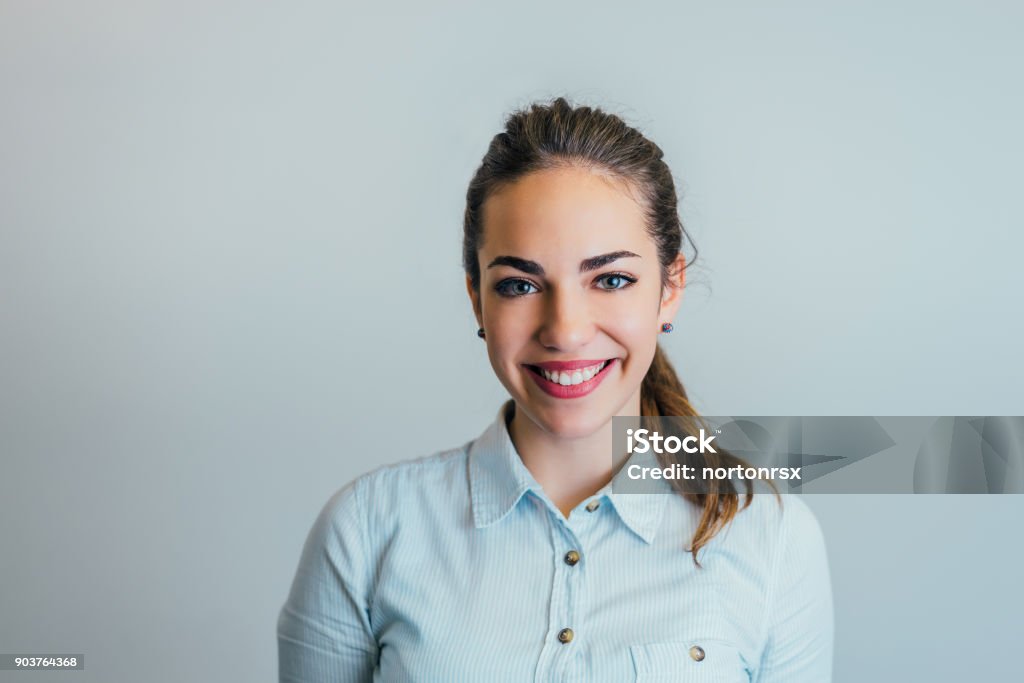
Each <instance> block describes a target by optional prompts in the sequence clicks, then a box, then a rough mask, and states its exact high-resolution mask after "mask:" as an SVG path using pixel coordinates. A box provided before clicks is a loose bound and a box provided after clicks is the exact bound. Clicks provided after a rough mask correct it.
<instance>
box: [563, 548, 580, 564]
mask: <svg viewBox="0 0 1024 683" xmlns="http://www.w3.org/2000/svg"><path fill="white" fill-rule="evenodd" d="M579 561H580V554H579V553H578V552H576V551H575V550H570V551H569V552H567V553H566V554H565V563H566V564H567V565H569V566H570V567H575V566H576V563H577V562H579Z"/></svg>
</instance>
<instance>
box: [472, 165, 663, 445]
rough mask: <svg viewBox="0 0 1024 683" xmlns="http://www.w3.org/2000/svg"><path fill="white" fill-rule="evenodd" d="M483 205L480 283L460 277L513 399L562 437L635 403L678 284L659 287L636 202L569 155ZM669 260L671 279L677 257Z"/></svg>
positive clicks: (635, 410) (589, 429)
mask: <svg viewBox="0 0 1024 683" xmlns="http://www.w3.org/2000/svg"><path fill="white" fill-rule="evenodd" d="M482 212H483V225H484V234H483V239H482V246H481V248H480V249H479V251H478V252H477V254H478V259H479V263H480V292H479V295H477V294H476V293H475V292H474V291H473V290H472V288H471V287H469V281H468V278H467V288H468V289H469V292H470V298H471V299H472V301H473V306H474V311H475V312H476V316H477V321H478V322H479V323H480V326H481V327H483V328H484V330H485V333H486V342H487V354H488V356H489V357H490V361H491V366H492V367H493V368H494V372H495V373H496V374H497V376H498V379H499V380H500V381H501V383H502V384H503V385H504V386H505V388H506V389H507V390H508V392H509V394H510V395H511V396H512V398H513V399H515V401H516V404H517V407H518V409H520V410H522V411H523V412H524V413H526V416H527V417H529V418H531V420H532V421H533V422H534V423H536V424H537V425H538V426H539V427H540V428H541V429H543V430H545V431H547V432H549V433H551V434H554V435H557V436H560V437H565V438H578V437H583V436H587V435H590V434H593V433H594V432H596V431H597V430H599V429H600V428H602V427H603V426H605V425H606V424H607V423H608V421H609V420H610V419H611V418H612V417H613V416H615V415H636V414H639V409H640V384H641V382H642V381H643V378H644V375H645V374H646V373H647V369H648V368H649V367H650V365H651V361H652V360H653V358H654V352H655V348H656V345H657V340H658V333H659V331H660V328H661V323H663V322H668V321H670V320H671V319H672V318H673V317H674V315H675V312H676V309H677V308H678V306H679V291H680V290H679V289H676V288H674V287H666V288H665V289H664V292H663V290H662V282H661V268H660V266H659V263H658V254H657V249H656V247H655V245H654V242H653V241H652V240H651V238H650V237H649V236H648V234H647V231H646V229H645V226H644V217H643V213H642V210H641V208H640V206H639V205H638V204H637V202H636V201H635V200H634V199H633V198H632V197H631V196H630V195H629V194H627V192H626V190H625V189H624V188H623V187H622V185H621V184H617V183H615V181H612V180H610V179H608V178H607V177H605V176H601V175H598V174H596V173H592V172H591V171H588V170H585V169H580V168H575V167H573V168H568V169H557V170H546V171H540V172H536V173H533V174H530V175H528V176H526V177H524V178H522V179H520V180H519V181H517V182H516V183H515V184H513V185H511V186H509V187H506V188H504V189H502V190H501V191H500V192H498V193H496V194H494V195H492V196H491V197H490V198H489V199H488V200H487V201H486V202H485V203H484V206H483V209H482ZM682 263H683V259H682V256H680V257H679V258H678V259H677V265H682ZM674 270H676V271H677V275H676V278H677V279H676V282H677V283H678V285H679V286H681V285H682V268H678V267H677V268H675V269H674ZM545 370H546V371H547V376H546V377H545ZM595 371H596V374H594V373H595Z"/></svg>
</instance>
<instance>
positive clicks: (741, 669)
mask: <svg viewBox="0 0 1024 683" xmlns="http://www.w3.org/2000/svg"><path fill="white" fill-rule="evenodd" d="M629 652H630V654H631V655H632V656H633V667H634V669H635V672H636V678H635V679H634V680H635V683H669V681H680V683H750V670H749V669H748V668H747V664H746V662H745V661H744V659H743V656H742V655H741V654H740V651H739V649H738V648H737V647H736V646H735V645H733V644H732V643H730V642H728V641H725V640H718V639H714V638H693V639H691V640H685V641H683V640H680V641H672V642H664V643H645V644H643V645H632V646H630V648H629Z"/></svg>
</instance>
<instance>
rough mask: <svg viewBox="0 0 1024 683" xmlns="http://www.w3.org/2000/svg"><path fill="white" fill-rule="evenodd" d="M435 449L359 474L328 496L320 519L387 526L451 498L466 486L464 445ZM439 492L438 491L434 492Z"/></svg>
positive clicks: (364, 525)
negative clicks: (427, 453)
mask: <svg viewBox="0 0 1024 683" xmlns="http://www.w3.org/2000/svg"><path fill="white" fill-rule="evenodd" d="M470 443H472V442H467V443H465V444H463V445H461V446H457V447H454V448H449V449H445V450H442V451H437V452H435V453H432V454H430V455H424V456H421V457H417V458H412V459H409V460H404V461H401V462H396V463H392V464H388V465H381V466H379V467H376V468H374V469H372V470H370V471H369V472H366V473H364V474H361V475H359V476H358V477H356V478H355V479H353V480H352V481H350V482H348V483H347V484H345V485H344V486H342V487H341V488H339V489H338V490H337V491H335V493H334V494H332V495H331V496H330V498H329V499H328V500H327V502H326V503H325V504H324V506H323V508H322V510H321V513H320V517H321V521H322V522H325V523H330V524H331V525H333V526H335V527H338V526H339V525H342V526H344V525H349V524H357V525H359V526H362V527H363V528H364V533H365V529H366V527H373V528H376V529H378V530H379V529H380V528H381V526H382V525H383V526H390V525H391V524H393V523H395V522H397V519H398V518H399V517H401V516H403V515H404V514H406V512H405V511H407V510H412V511H415V510H420V511H422V510H423V509H424V507H425V506H429V505H436V504H438V502H439V501H449V502H451V501H452V499H453V498H456V499H457V498H458V497H459V492H460V491H462V490H467V489H468V483H467V482H468V480H467V456H468V449H469V445H470ZM439 494H441V495H439Z"/></svg>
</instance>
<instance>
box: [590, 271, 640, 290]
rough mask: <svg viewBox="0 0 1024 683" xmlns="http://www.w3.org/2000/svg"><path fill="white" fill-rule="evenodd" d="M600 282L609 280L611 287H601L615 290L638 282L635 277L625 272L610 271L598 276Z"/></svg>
mask: <svg viewBox="0 0 1024 683" xmlns="http://www.w3.org/2000/svg"><path fill="white" fill-rule="evenodd" d="M597 281H598V282H607V283H608V284H610V285H611V286H610V287H600V289H606V290H609V291H615V290H616V289H625V288H626V287H630V286H632V285H633V283H635V282H636V278H635V277H630V276H629V275H626V274H624V273H608V274H607V275H602V276H601V277H599V278H597Z"/></svg>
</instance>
